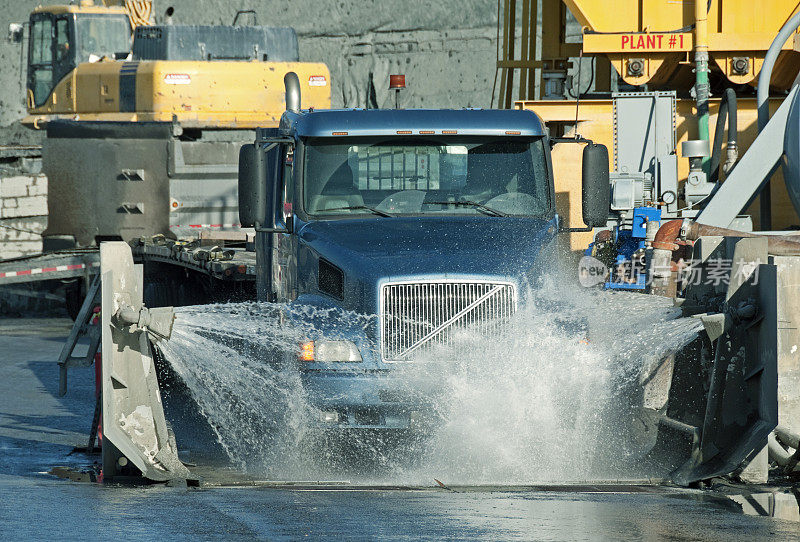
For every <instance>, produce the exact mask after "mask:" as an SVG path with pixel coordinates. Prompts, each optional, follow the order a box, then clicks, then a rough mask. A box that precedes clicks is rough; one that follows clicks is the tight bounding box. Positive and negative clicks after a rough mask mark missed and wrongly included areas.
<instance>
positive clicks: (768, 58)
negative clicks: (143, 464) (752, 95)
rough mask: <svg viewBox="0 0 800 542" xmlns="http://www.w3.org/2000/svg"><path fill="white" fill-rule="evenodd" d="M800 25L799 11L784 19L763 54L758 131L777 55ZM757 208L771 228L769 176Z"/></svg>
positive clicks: (766, 115)
mask: <svg viewBox="0 0 800 542" xmlns="http://www.w3.org/2000/svg"><path fill="white" fill-rule="evenodd" d="M798 26H800V11H799V12H797V13H795V14H794V15H792V17H791V18H790V19H789V20H788V21H786V24H784V25H783V26H782V27H781V29H780V32H778V35H777V36H775V39H774V40H772V44H771V45H770V46H769V49H767V54H766V55H765V56H764V64H763V65H762V66H761V73H759V74H758V89H757V91H756V103H757V104H758V131H759V132H761V131H762V130H763V129H764V127H765V126H766V125H767V123H768V122H769V84H770V81H771V80H772V69H773V68H774V67H775V62H776V61H777V60H778V55H779V54H780V52H781V50H782V49H783V44H784V43H786V40H788V39H789V37H790V36H791V35H792V34H793V33H794V31H795V30H796V29H797V27H798ZM759 196H760V199H759V209H760V215H761V229H762V230H771V229H772V194H771V192H770V182H769V177H767V182H766V183H765V184H764V186H763V187H762V188H761V192H760V194H759Z"/></svg>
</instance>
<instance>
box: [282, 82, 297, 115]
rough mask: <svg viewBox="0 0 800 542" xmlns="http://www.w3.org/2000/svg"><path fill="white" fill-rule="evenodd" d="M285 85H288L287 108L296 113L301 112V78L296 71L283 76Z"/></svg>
mask: <svg viewBox="0 0 800 542" xmlns="http://www.w3.org/2000/svg"><path fill="white" fill-rule="evenodd" d="M283 85H284V86H285V87H286V110H287V111H292V112H294V113H299V112H300V79H298V77H297V74H296V73H294V72H289V73H287V74H286V75H284V76H283Z"/></svg>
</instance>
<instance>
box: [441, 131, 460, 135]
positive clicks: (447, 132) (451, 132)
mask: <svg viewBox="0 0 800 542" xmlns="http://www.w3.org/2000/svg"><path fill="white" fill-rule="evenodd" d="M442 133H443V134H457V133H458V130H442Z"/></svg>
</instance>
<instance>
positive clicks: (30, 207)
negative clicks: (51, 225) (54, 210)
mask: <svg viewBox="0 0 800 542" xmlns="http://www.w3.org/2000/svg"><path fill="white" fill-rule="evenodd" d="M46 214H47V196H30V197H24V198H17V207H16V209H8V210H7V212H6V211H5V210H4V212H3V215H4V218H15V217H22V216H43V215H46Z"/></svg>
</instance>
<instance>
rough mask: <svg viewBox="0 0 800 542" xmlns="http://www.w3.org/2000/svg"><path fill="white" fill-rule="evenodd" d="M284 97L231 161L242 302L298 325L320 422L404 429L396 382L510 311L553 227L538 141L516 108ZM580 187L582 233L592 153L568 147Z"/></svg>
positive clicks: (543, 150) (404, 404) (591, 199)
mask: <svg viewBox="0 0 800 542" xmlns="http://www.w3.org/2000/svg"><path fill="white" fill-rule="evenodd" d="M290 75H291V74H290ZM287 79H289V78H288V76H287ZM288 94H289V93H287V96H288ZM292 103H293V100H292V99H291V98H290V97H287V104H290V108H289V110H287V111H286V113H284V115H283V117H282V119H281V122H280V126H279V127H278V128H277V129H262V130H259V131H258V135H257V140H256V141H255V143H254V144H253V145H245V146H244V147H243V148H242V150H241V153H240V164H239V165H240V170H239V198H240V200H239V213H240V219H241V222H242V224H243V225H245V226H248V225H249V226H254V227H255V229H256V237H255V245H256V246H255V249H256V258H257V281H258V282H257V290H258V298H259V300H261V301H270V302H278V303H285V304H287V306H288V307H303V310H302V311H296V312H293V311H292V309H291V308H290V309H289V313H290V314H294V316H297V314H300V313H302V315H303V316H302V318H307V319H310V320H313V325H312V326H307V329H310V330H311V331H310V332H309V333H308V336H307V337H306V339H307V340H306V341H304V342H302V344H299V345H298V350H297V351H296V352H293V353H292V355H293V356H295V359H296V360H298V361H297V365H298V369H299V371H300V375H301V379H302V381H303V383H304V388H305V390H306V391H307V392H308V398H309V401H310V402H311V404H312V405H313V406H314V407H316V408H317V409H319V411H320V418H319V419H320V420H322V421H323V422H324V423H326V424H330V425H334V426H337V427H348V428H405V427H408V426H409V424H410V423H411V422H412V419H413V418H414V413H415V412H416V409H418V408H419V397H420V393H422V395H424V392H421V391H420V390H413V393H412V392H411V391H410V390H408V389H407V386H402V385H401V384H400V383H399V381H400V379H398V378H396V375H397V374H399V372H402V371H403V370H404V369H403V368H404V367H407V366H408V364H411V363H421V362H425V361H434V362H435V361H445V360H440V359H438V358H439V357H441V352H442V350H441V349H442V348H446V347H447V346H448V345H449V344H450V341H451V340H452V338H453V337H454V336H456V334H458V333H463V332H464V331H467V330H472V329H475V328H485V327H486V326H493V325H502V322H503V320H504V319H508V318H510V317H511V316H512V315H513V313H514V312H515V311H516V310H517V309H518V307H519V306H520V305H521V304H522V303H524V302H525V296H526V290H527V289H528V288H529V286H530V285H531V282H532V280H535V278H536V274H537V265H539V264H541V263H542V262H541V252H542V249H543V248H545V247H546V246H548V245H549V244H550V243H551V242H552V241H553V239H554V238H555V237H556V235H557V234H558V232H559V230H560V229H561V228H560V223H559V217H558V215H557V214H556V210H555V191H554V185H553V174H552V165H551V161H550V145H551V141H550V140H549V138H548V135H547V132H546V129H545V127H544V125H543V123H542V121H541V119H540V118H539V117H538V116H537V115H536V114H535V113H533V112H530V111H510V110H502V111H500V110H466V109H465V110H357V109H349V110H304V111H300V110H299V107H296V108H294V109H293V108H292V107H291V104H292ZM296 103H297V104H298V105H299V98H298V99H297V100H296ZM587 157H588V158H587ZM603 183H605V184H603ZM584 192H585V194H584V195H585V197H584V219H585V221H586V222H587V226H589V227H596V226H598V225H601V223H602V225H604V224H605V219H606V217H607V213H608V154H607V150H606V149H605V147H602V146H599V145H591V144H590V145H587V146H586V147H585V149H584ZM308 307H313V308H316V309H321V311H322V312H320V313H319V314H320V315H321V316H320V317H315V316H313V315H311V316H309V310H307V309H308ZM311 312H313V311H311ZM354 314H357V315H362V316H361V317H359V318H353V317H352V315H354ZM295 323H296V324H299V323H298V322H295ZM306 323H308V322H306ZM298 352H299V354H298Z"/></svg>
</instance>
